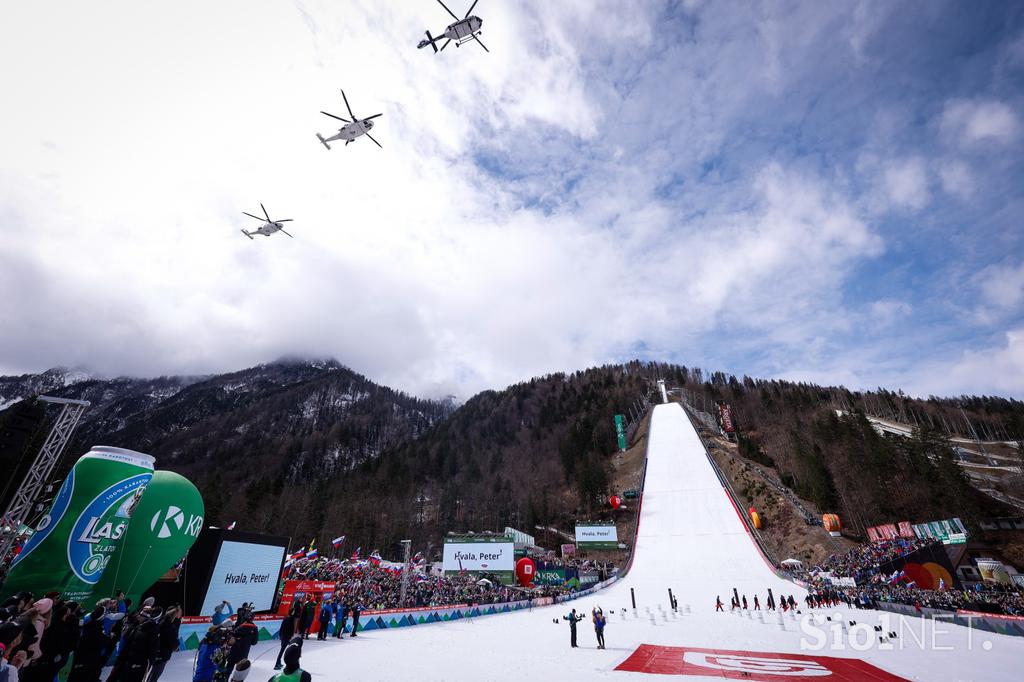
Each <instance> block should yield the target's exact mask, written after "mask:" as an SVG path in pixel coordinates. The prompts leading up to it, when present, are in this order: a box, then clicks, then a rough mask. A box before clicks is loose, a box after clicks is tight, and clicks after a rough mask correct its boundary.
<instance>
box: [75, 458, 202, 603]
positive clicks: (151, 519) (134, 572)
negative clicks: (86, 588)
mask: <svg viewBox="0 0 1024 682" xmlns="http://www.w3.org/2000/svg"><path fill="white" fill-rule="evenodd" d="M204 512H205V509H204V507H203V498H202V496H201V495H200V494H199V491H198V490H196V487H195V486H194V485H192V482H191V481H190V480H188V479H187V478H185V477H184V476H181V475H180V474H176V473H174V472H173V471H157V472H156V473H154V474H153V480H151V481H150V482H149V485H148V486H147V487H146V492H145V493H144V494H143V496H142V500H140V501H139V506H138V507H137V508H136V509H135V513H134V514H133V515H132V522H131V523H130V524H128V530H127V531H126V532H125V535H124V538H123V539H122V541H121V545H120V546H119V547H118V548H117V550H116V551H115V552H114V553H113V556H112V558H111V559H110V563H109V564H108V565H107V570H106V571H104V572H103V577H101V578H100V580H99V582H98V583H96V587H95V588H93V592H92V597H91V598H90V599H89V603H90V605H92V604H95V603H96V602H97V601H98V600H100V599H104V598H106V597H113V596H114V595H115V594H116V593H117V592H118V591H119V590H121V591H124V593H125V596H127V597H128V598H129V599H131V600H132V603H133V604H138V603H139V600H140V598H141V596H142V593H143V592H145V591H146V590H148V589H149V588H150V587H151V586H152V585H153V583H155V582H156V581H157V580H159V579H160V576H162V575H163V574H164V573H166V572H167V570H168V569H170V568H173V567H174V565H175V564H177V563H178V561H180V560H181V558H182V557H183V556H185V553H186V552H188V550H189V548H190V547H192V543H194V542H195V541H196V538H198V537H199V532H200V531H201V530H202V529H203V514H204Z"/></svg>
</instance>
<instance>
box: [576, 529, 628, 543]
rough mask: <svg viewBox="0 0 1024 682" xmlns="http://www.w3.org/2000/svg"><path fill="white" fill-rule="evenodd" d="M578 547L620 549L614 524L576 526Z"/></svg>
mask: <svg viewBox="0 0 1024 682" xmlns="http://www.w3.org/2000/svg"><path fill="white" fill-rule="evenodd" d="M576 546H577V547H579V548H580V549H618V547H619V536H618V532H617V531H616V530H615V525H614V524H594V525H591V524H576Z"/></svg>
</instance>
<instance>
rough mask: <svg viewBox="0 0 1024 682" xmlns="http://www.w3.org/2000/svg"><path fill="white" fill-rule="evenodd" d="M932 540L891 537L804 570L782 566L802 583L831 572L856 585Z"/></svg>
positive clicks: (866, 580) (837, 555)
mask: <svg viewBox="0 0 1024 682" xmlns="http://www.w3.org/2000/svg"><path fill="white" fill-rule="evenodd" d="M935 542H936V541H935V540H921V539H918V538H893V539H891V540H881V541H878V542H872V543H867V544H863V545H858V546H857V547H854V548H853V549H851V550H849V551H847V552H843V553H837V554H831V555H829V557H828V558H827V559H825V560H824V561H822V562H821V563H819V564H817V565H815V566H811V567H810V568H805V569H793V568H791V567H782V568H783V570H785V571H788V572H789V573H792V574H793V575H795V576H796V577H798V578H801V579H803V580H807V581H812V580H813V579H814V577H815V576H816V575H818V574H819V573H831V574H832V575H834V576H836V577H844V578H853V579H854V581H856V583H857V584H858V585H860V584H863V583H866V582H868V581H869V580H871V579H872V577H875V576H878V575H879V574H880V572H881V570H882V566H884V565H885V564H887V563H889V562H890V561H892V560H894V559H899V558H900V557H904V556H906V555H908V554H911V553H912V552H915V551H917V550H919V549H921V548H923V547H927V546H928V545H931V544H934V543H935Z"/></svg>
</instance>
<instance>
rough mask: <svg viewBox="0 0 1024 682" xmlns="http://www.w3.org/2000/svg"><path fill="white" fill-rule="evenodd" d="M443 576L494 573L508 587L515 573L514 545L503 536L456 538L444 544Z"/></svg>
mask: <svg viewBox="0 0 1024 682" xmlns="http://www.w3.org/2000/svg"><path fill="white" fill-rule="evenodd" d="M443 567H444V572H445V574H447V575H451V574H453V573H459V572H461V571H467V572H469V573H494V574H496V575H497V576H498V577H499V578H500V579H501V581H502V582H503V583H511V582H512V576H513V573H514V572H515V545H514V543H513V542H512V538H511V537H509V536H504V535H497V536H485V537H472V536H470V537H458V538H451V539H446V540H445V543H444V561H443Z"/></svg>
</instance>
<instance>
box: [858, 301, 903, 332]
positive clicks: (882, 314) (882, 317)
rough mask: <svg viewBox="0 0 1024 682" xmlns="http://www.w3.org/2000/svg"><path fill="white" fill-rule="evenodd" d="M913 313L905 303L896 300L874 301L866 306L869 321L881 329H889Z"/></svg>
mask: <svg viewBox="0 0 1024 682" xmlns="http://www.w3.org/2000/svg"><path fill="white" fill-rule="evenodd" d="M912 312H913V308H912V307H911V305H910V304H909V303H907V302H906V301H900V300H896V299H883V300H879V301H874V302H873V303H872V304H871V305H869V306H868V316H869V318H870V321H871V322H872V323H873V324H875V325H878V326H881V327H889V326H891V325H893V324H896V323H897V322H903V321H905V320H906V319H907V318H908V317H910V314H911V313H912Z"/></svg>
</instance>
